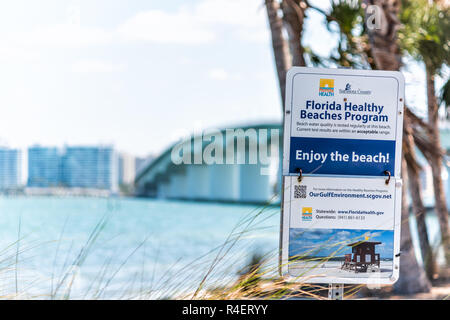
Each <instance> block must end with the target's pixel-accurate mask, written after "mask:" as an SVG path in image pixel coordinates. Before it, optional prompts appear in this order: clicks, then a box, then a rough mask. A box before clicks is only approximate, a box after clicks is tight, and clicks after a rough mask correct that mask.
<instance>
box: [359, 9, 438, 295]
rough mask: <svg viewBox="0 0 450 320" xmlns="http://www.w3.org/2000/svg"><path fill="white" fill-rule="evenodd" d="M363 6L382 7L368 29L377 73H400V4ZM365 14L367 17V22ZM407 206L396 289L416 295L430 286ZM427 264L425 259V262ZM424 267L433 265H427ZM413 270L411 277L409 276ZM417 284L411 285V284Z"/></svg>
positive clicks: (409, 172) (411, 163) (411, 154)
mask: <svg viewBox="0 0 450 320" xmlns="http://www.w3.org/2000/svg"><path fill="white" fill-rule="evenodd" d="M363 5H364V7H365V9H366V10H367V9H368V8H369V6H371V5H378V6H379V8H381V14H382V19H381V21H380V23H381V26H380V28H379V29H376V28H372V29H369V28H367V29H366V30H367V33H368V35H369V44H370V52H371V56H372V57H373V60H374V64H375V66H376V68H377V69H379V70H399V69H400V66H401V50H400V46H399V42H398V41H397V38H398V30H399V29H400V20H399V18H398V16H399V13H400V9H401V5H400V2H399V1H392V0H383V1H375V0H364V1H363ZM367 19H368V15H366V21H367ZM403 119H404V121H403V128H404V133H405V134H404V136H403V155H404V157H403V159H404V160H403V162H404V163H402V165H403V170H402V177H403V179H404V180H408V181H409V186H410V187H411V188H410V189H411V191H412V192H411V196H412V198H413V199H414V201H413V206H412V207H413V211H414V213H415V214H416V217H419V219H418V220H417V222H418V223H419V228H418V229H419V230H420V232H421V233H420V235H421V239H422V240H424V241H423V242H421V243H422V244H423V245H422V246H421V247H423V249H424V250H425V252H423V256H424V257H427V259H430V258H432V256H431V255H430V254H429V252H430V249H429V248H430V245H429V243H428V235H427V229H426V225H425V220H424V213H425V210H424V206H423V202H422V197H421V190H420V180H419V175H418V172H417V171H418V167H417V161H416V156H415V145H414V140H413V139H412V130H411V122H410V118H409V117H407V116H405V117H404V118H403ZM407 185H408V184H407V183H406V181H405V182H404V184H403V198H405V196H406V187H407ZM408 221H409V207H408V206H407V202H406V199H403V206H402V225H403V228H402V231H401V239H402V241H401V252H402V255H401V258H400V259H401V260H400V278H399V280H398V282H397V284H396V286H395V289H396V290H397V291H398V292H402V293H411V288H416V290H417V291H416V292H421V291H429V289H430V283H429V281H428V280H427V278H426V276H425V273H424V270H423V269H422V268H420V267H419V265H418V263H417V260H416V259H415V253H414V246H413V245H412V239H411V233H410V230H409V223H408ZM427 261H428V260H427ZM427 265H430V266H431V265H433V263H432V262H429V263H428V264H427ZM413 270H414V273H413V275H414V276H413V277H411V273H412V271H413ZM411 281H413V282H417V283H415V284H411V283H410V282H411Z"/></svg>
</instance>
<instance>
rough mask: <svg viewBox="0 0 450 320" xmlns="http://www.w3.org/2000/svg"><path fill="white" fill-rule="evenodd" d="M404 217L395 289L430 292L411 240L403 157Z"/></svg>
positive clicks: (403, 160)
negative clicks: (398, 273)
mask: <svg viewBox="0 0 450 320" xmlns="http://www.w3.org/2000/svg"><path fill="white" fill-rule="evenodd" d="M402 177H403V180H404V181H403V182H404V183H403V188H402V219H401V223H402V226H401V229H402V232H401V235H400V250H401V255H400V277H399V279H398V281H397V282H396V283H395V284H394V291H395V292H397V293H402V294H414V293H419V292H429V291H430V289H431V285H430V281H428V279H427V276H426V274H425V272H424V270H423V268H421V267H420V266H419V264H418V263H417V259H416V255H415V252H414V246H413V244H412V240H411V231H410V229H409V206H408V201H407V197H406V194H407V191H406V184H407V183H406V181H405V180H408V177H407V175H406V160H405V158H403V159H402Z"/></svg>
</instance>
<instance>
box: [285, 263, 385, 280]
mask: <svg viewBox="0 0 450 320" xmlns="http://www.w3.org/2000/svg"><path fill="white" fill-rule="evenodd" d="M317 264H318V263H317V262H302V263H295V264H294V263H293V264H292V265H290V266H289V273H290V274H291V275H292V276H300V275H301V274H303V273H305V271H306V273H305V274H304V276H307V277H311V276H318V277H319V276H320V277H323V276H328V277H339V278H367V277H380V278H389V277H390V276H391V274H392V261H381V265H380V272H371V273H369V272H359V273H356V272H355V271H350V270H342V269H341V265H342V262H340V261H329V262H325V263H319V264H318V265H317ZM316 265H317V266H316Z"/></svg>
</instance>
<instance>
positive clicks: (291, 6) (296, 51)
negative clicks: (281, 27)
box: [281, 0, 306, 67]
mask: <svg viewBox="0 0 450 320" xmlns="http://www.w3.org/2000/svg"><path fill="white" fill-rule="evenodd" d="M281 7H282V10H283V20H284V22H285V25H286V29H287V31H288V34H289V48H290V51H291V55H292V65H293V66H301V67H304V66H305V65H306V64H305V58H304V56H303V55H304V53H305V49H304V48H303V46H302V33H303V20H304V18H305V12H304V8H302V7H301V6H300V4H299V2H298V0H296V1H294V0H283V2H282V5H281Z"/></svg>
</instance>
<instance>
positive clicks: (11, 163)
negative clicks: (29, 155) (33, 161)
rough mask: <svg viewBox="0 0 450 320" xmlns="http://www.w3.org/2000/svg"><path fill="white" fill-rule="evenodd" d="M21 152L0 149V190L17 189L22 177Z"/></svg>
mask: <svg viewBox="0 0 450 320" xmlns="http://www.w3.org/2000/svg"><path fill="white" fill-rule="evenodd" d="M21 173H22V152H21V151H20V150H17V149H9V148H4V147H0V190H1V191H6V190H13V189H17V188H18V187H19V186H20V184H21V177H22V174H21Z"/></svg>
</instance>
